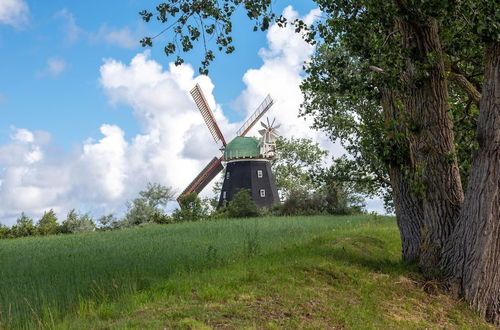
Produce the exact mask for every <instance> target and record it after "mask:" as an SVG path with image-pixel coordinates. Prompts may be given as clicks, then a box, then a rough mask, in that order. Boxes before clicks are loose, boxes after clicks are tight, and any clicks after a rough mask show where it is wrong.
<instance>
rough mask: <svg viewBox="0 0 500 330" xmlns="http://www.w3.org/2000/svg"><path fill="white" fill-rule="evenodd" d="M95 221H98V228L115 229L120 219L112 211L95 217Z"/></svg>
mask: <svg viewBox="0 0 500 330" xmlns="http://www.w3.org/2000/svg"><path fill="white" fill-rule="evenodd" d="M97 223H99V230H110V229H117V228H120V225H121V221H120V220H118V219H117V218H116V217H115V215H114V214H112V213H110V214H106V215H103V216H102V217H100V218H99V219H97Z"/></svg>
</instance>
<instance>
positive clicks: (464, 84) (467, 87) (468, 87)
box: [448, 72, 481, 104]
mask: <svg viewBox="0 0 500 330" xmlns="http://www.w3.org/2000/svg"><path fill="white" fill-rule="evenodd" d="M448 78H449V79H450V80H451V81H453V82H454V83H456V84H457V85H458V86H459V87H460V88H462V89H463V90H464V91H465V92H466V93H467V94H468V95H469V97H470V98H471V99H472V100H473V101H474V102H475V103H476V104H479V100H480V99H481V93H479V91H478V90H477V89H476V87H474V85H473V84H472V83H471V82H470V81H469V80H468V79H467V78H466V77H465V76H464V75H462V74H459V73H455V72H449V73H448Z"/></svg>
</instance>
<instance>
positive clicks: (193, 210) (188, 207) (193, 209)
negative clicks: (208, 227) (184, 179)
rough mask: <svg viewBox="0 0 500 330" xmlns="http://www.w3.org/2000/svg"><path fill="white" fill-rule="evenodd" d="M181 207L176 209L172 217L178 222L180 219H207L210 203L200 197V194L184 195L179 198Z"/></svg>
mask: <svg viewBox="0 0 500 330" xmlns="http://www.w3.org/2000/svg"><path fill="white" fill-rule="evenodd" d="M179 204H180V206H181V208H180V209H176V210H175V211H174V213H173V214H172V218H173V219H174V221H176V222H180V221H198V220H203V219H206V218H207V217H208V216H209V208H210V207H209V205H207V204H208V202H207V201H204V200H202V199H201V198H200V197H198V194H197V193H195V192H193V193H191V194H186V195H182V196H181V197H180V198H179Z"/></svg>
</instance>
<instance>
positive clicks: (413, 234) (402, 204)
mask: <svg viewBox="0 0 500 330" xmlns="http://www.w3.org/2000/svg"><path fill="white" fill-rule="evenodd" d="M389 177H390V179H391V186H392V195H393V199H394V206H395V209H396V220H397V223H398V227H399V234H400V236H401V248H402V251H403V260H405V261H418V260H419V256H420V232H421V230H422V220H423V212H422V201H421V200H420V199H418V197H416V196H415V195H414V194H412V193H411V189H410V183H409V182H408V181H409V179H408V177H407V176H406V175H405V173H404V170H403V168H402V167H401V166H397V165H395V166H393V165H391V166H389Z"/></svg>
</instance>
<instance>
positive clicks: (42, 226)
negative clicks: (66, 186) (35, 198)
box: [36, 209, 59, 235]
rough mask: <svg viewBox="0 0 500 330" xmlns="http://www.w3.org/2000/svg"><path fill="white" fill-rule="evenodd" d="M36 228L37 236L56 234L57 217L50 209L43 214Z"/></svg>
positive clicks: (57, 227) (57, 229) (57, 228)
mask: <svg viewBox="0 0 500 330" xmlns="http://www.w3.org/2000/svg"><path fill="white" fill-rule="evenodd" d="M36 226H37V227H38V234H39V235H53V234H57V232H58V231H59V225H58V224H57V217H56V213H55V212H54V210H52V209H50V211H48V212H44V213H43V216H42V217H41V218H40V220H38V223H37V225H36Z"/></svg>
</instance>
